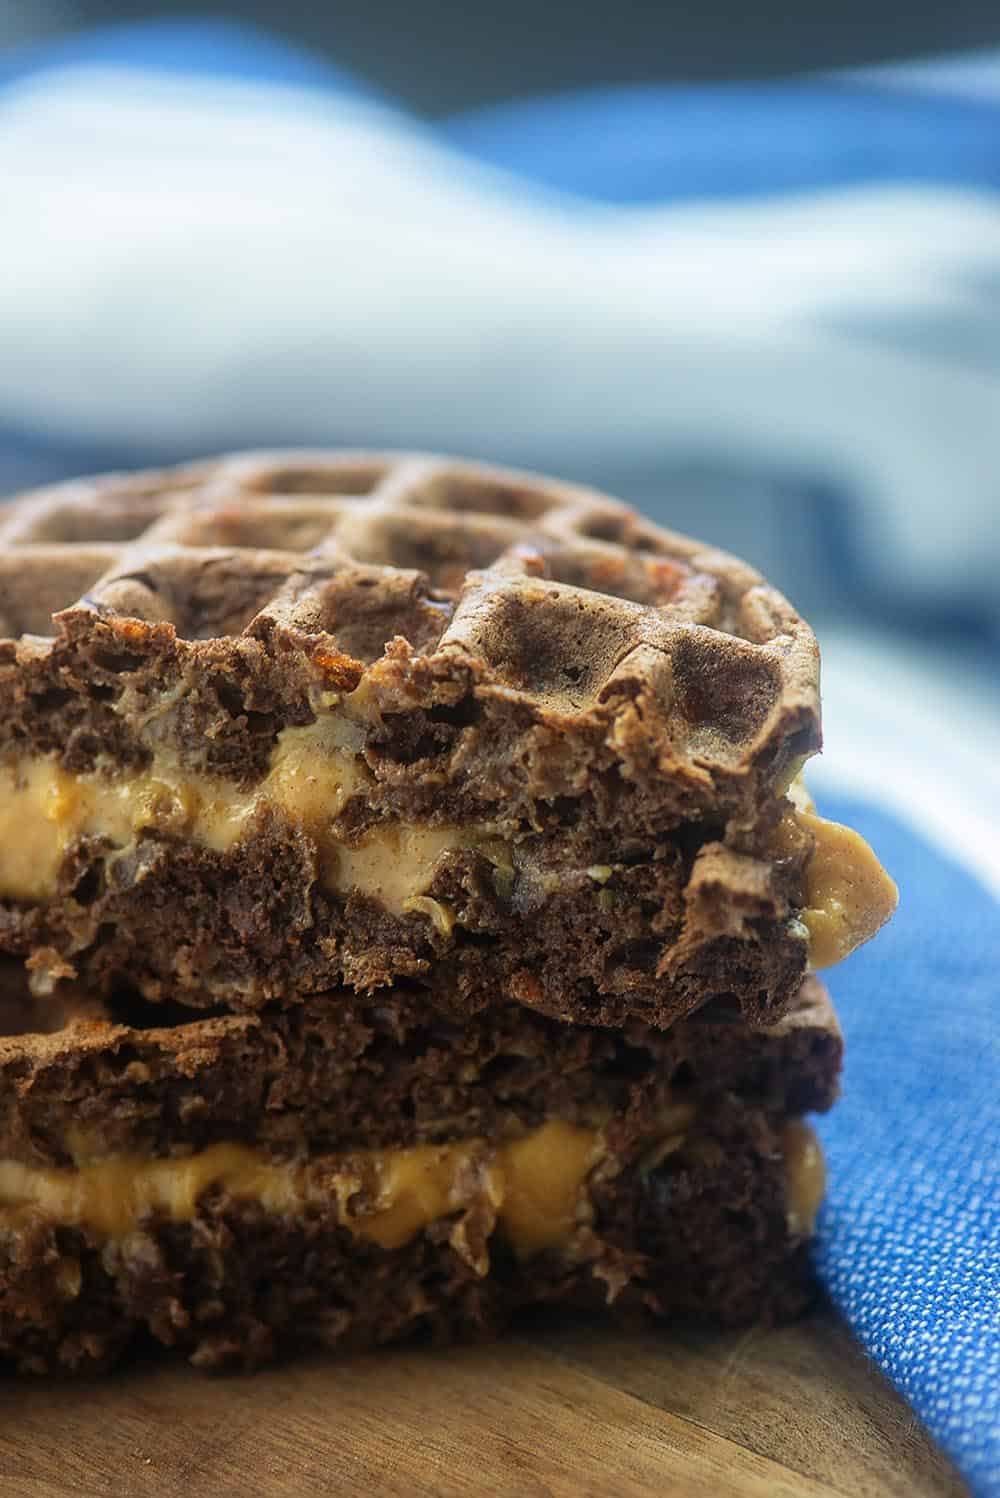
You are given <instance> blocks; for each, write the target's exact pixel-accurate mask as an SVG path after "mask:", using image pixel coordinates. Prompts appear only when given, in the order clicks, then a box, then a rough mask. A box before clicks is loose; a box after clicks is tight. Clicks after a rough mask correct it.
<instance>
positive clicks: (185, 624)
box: [0, 453, 817, 761]
mask: <svg viewBox="0 0 1000 1498" xmlns="http://www.w3.org/2000/svg"><path fill="white" fill-rule="evenodd" d="M415 574H420V575H421V580H420V582H418V581H417V578H416V576H415ZM541 580H544V582H545V583H546V584H547V586H545V587H542V588H539V587H538V586H537V583H538V582H539V581H541ZM361 590H364V592H363V593H362V591H361ZM365 594H367V595H369V596H370V597H371V598H372V600H373V601H372V603H371V604H370V605H369V606H368V607H365V608H362V607H360V602H361V598H362V597H363V596H364V595H365ZM421 595H422V596H421ZM415 598H419V599H420V601H421V602H422V603H423V604H424V606H423V607H420V608H418V609H416V611H415V610H414V600H415ZM529 602H530V608H527V607H526V605H527V604H529ZM81 611H87V612H91V613H93V614H94V615H96V616H99V617H100V618H101V619H102V620H106V621H111V620H119V619H120V620H141V621H142V622H144V623H147V624H168V625H170V626H172V627H173V629H174V630H176V633H177V636H178V638H179V639H181V640H191V641H193V640H209V639H220V638H225V637H229V636H232V635H238V634H245V633H251V634H252V633H254V632H259V630H260V628H261V626H262V621H264V620H274V621H276V622H278V623H280V624H282V625H285V626H287V627H289V628H295V629H302V630H305V631H307V632H309V633H312V634H316V633H320V632H322V633H326V634H329V635H330V636H331V638H332V640H333V642H334V644H335V646H336V648H337V650H338V651H341V652H343V653H344V654H345V655H347V656H350V657H354V658H356V659H357V660H358V661H360V662H361V663H363V664H369V663H370V662H372V661H374V660H376V659H377V658H378V657H379V656H380V655H382V653H383V651H384V649H385V647H386V645H387V644H388V643H389V642H390V641H391V640H393V639H394V638H396V637H402V638H404V639H406V640H408V641H409V643H410V644H411V645H412V647H413V649H414V650H419V651H420V652H422V653H425V654H429V653H432V652H434V651H437V650H446V649H448V648H449V647H458V648H461V649H465V650H474V651H475V652H476V654H477V655H481V656H482V657H483V659H484V660H485V661H486V662H487V664H488V666H489V667H490V668H491V674H492V675H493V676H494V678H495V679H496V680H497V681H499V682H503V683H504V684H505V685H506V686H508V687H510V688H511V689H513V690H514V691H516V692H518V693H520V694H522V695H524V696H525V697H526V698H529V699H532V698H537V699H548V700H552V701H554V702H557V703H558V704H559V706H560V707H562V708H565V709H567V710H570V711H572V710H580V709H582V708H584V707H585V706H586V705H587V703H588V702H592V701H595V700H597V699H599V698H600V696H601V694H602V692H603V691H605V690H606V689H607V688H608V686H609V684H610V682H611V679H612V678H613V676H614V673H615V672H616V671H620V670H621V668H622V667H623V665H624V663H625V662H626V661H628V662H629V665H630V667H634V666H635V664H636V662H635V661H634V660H631V659H630V658H631V657H632V656H633V654H634V652H636V651H637V650H640V649H642V648H643V647H646V649H647V650H648V649H651V650H654V651H657V652H661V653H663V652H665V653H667V654H669V655H671V656H675V655H676V656H677V657H678V664H680V659H679V657H681V656H685V657H688V656H690V652H691V648H692V645H694V642H699V643H701V644H702V647H703V650H702V654H703V656H704V657H705V658H704V659H703V660H700V661H695V660H693V659H688V660H686V665H687V670H686V672H685V673H684V674H685V676H687V677H690V676H692V675H698V674H700V673H699V671H698V669H697V668H698V665H699V664H700V665H702V666H704V665H706V664H707V657H708V656H709V655H710V656H711V657H712V659H713V660H715V661H716V663H717V671H716V674H717V675H718V674H720V673H721V671H722V663H723V662H724V661H725V662H728V663H730V664H729V669H728V674H729V675H731V676H732V677H733V681H732V682H731V683H730V684H729V686H728V688H727V690H725V691H724V692H723V693H722V695H721V696H719V697H717V698H715V700H712V697H711V696H708V695H707V694H706V692H705V690H704V689H701V690H699V689H698V687H697V686H696V685H695V684H694V683H693V682H692V683H691V684H690V686H689V688H688V690H686V692H685V696H686V697H687V699H688V700H687V702H686V704H685V705H686V707H687V711H688V716H689V717H690V718H691V720H692V729H693V731H694V733H695V736H696V737H700V738H701V739H703V740H704V741H705V747H708V745H709V741H710V740H711V739H712V737H713V736H716V737H718V736H721V737H723V738H725V739H726V740H727V741H728V744H729V746H730V747H729V751H728V753H727V756H726V758H727V760H729V761H731V759H732V750H733V748H734V747H736V745H737V744H738V743H744V744H746V746H747V747H748V748H749V747H751V746H752V744H753V741H754V739H755V738H756V737H757V736H758V735H759V734H760V732H761V731H762V730H766V728H767V726H769V723H770V721H771V720H772V717H773V712H774V710H775V709H780V708H782V707H792V706H794V707H796V708H798V709H799V710H801V711H803V712H804V713H805V714H807V715H808V716H810V717H811V716H812V715H813V714H814V712H815V704H816V676H817V665H816V661H817V656H816V648H815V644H814V641H813V637H812V634H811V632H810V630H809V629H808V627H807V626H806V625H805V624H804V623H803V621H802V620H801V619H800V618H799V617H798V616H797V615H796V613H795V611H794V610H793V609H792V608H791V607H790V605H789V604H788V603H787V602H786V601H785V600H784V599H783V598H782V597H781V595H780V594H778V593H777V592H776V591H775V590H774V589H772V588H769V587H767V586H766V585H765V584H764V582H763V579H762V578H761V577H760V576H759V574H758V573H756V572H754V571H753V570H752V569H751V568H750V567H748V566H746V565H745V564H744V563H742V562H739V561H737V560H736V559H735V558H734V557H730V556H727V555H725V554H724V553H722V552H719V551H715V550H711V549H709V548H707V547H704V546H702V545H700V544H699V543H697V542H695V541H690V540H687V539H686V538H685V537H682V536H678V535H675V534H673V533H671V532H669V531H664V530H661V529H659V528H657V527H655V526H653V525H650V524H648V523H647V522H645V521H644V520H642V519H640V518H639V517H638V516H637V515H636V514H635V513H634V511H632V510H630V509H628V508H627V507H626V506H624V505H621V504H618V503H617V502H615V501H614V500H611V499H609V498H606V497H605V496H604V495H601V494H598V493H595V492H593V491H590V490H586V489H582V488H578V487H575V486H572V485H569V484H561V483H557V482H554V481H551V480H546V479H542V478H536V477H533V476H529V475H526V474H517V473H512V472H507V471H503V470H499V469H492V468H486V467H482V466H478V465H470V464H460V463H454V462H448V461H446V460H440V459H430V458H421V457H406V456H401V457H390V456H375V455H364V454H354V453H345V454H343V455H326V454H320V453H302V454H285V455H275V456H269V455H266V454H260V455H247V456H241V457H235V458H228V459H222V460H221V461H218V462H214V463H205V464H200V465H195V466H192V467H187V468H180V469H176V470H173V471H166V472H160V473H142V474H135V475H131V474H126V475H112V476H110V477H103V478H97V479H93V480H81V481H76V482H72V483H68V484H62V485H58V486H55V487H53V488H50V489H45V490H41V491H39V492H37V493H35V494H29V495H25V496H23V497H22V498H20V499H18V500H16V501H14V502H13V503H12V504H10V505H9V506H8V507H7V511H6V514H5V516H4V518H3V522H2V524H0V630H2V633H3V634H4V635H7V636H10V637H16V636H19V635H25V634H28V635H38V636H52V635H54V634H57V633H58V632H59V629H60V627H61V626H64V625H65V623H66V622H67V620H68V619H69V618H71V617H73V616H74V615H78V614H79V613H80V612H81ZM691 626H703V627H705V628H708V629H711V630H713V631H715V632H716V634H721V635H724V636H728V637H729V638H730V639H731V640H732V641H734V642H735V641H738V642H740V644H738V645H737V644H735V643H734V644H726V643H725V642H724V641H723V640H721V639H713V640H712V642H711V645H710V646H709V644H708V641H707V637H705V636H703V635H700V634H699V635H696V634H693V633H692V632H691ZM678 631H680V633H678ZM124 633H125V634H126V635H128V632H127V631H125V632H124ZM543 645H544V648H542V647H543ZM679 647H680V648H679ZM694 648H695V649H697V645H694ZM748 676H749V677H750V678H751V679H752V683H753V686H754V688H755V689H756V690H755V691H754V693H753V697H754V701H753V704H752V707H751V706H750V705H749V704H748V703H747V697H748V695H749V694H748V692H747V677H748Z"/></svg>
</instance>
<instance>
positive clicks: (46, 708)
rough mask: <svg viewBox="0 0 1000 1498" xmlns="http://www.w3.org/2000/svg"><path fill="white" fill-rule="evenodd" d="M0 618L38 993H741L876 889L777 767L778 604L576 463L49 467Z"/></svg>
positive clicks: (566, 1011) (787, 962)
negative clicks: (69, 984)
mask: <svg viewBox="0 0 1000 1498" xmlns="http://www.w3.org/2000/svg"><path fill="white" fill-rule="evenodd" d="M0 632H2V634H3V635H4V636H6V638H4V639H3V640H0V897H2V903H0V950H5V951H7V952H9V953H13V954H18V955H20V956H22V957H24V958H26V959H27V961H28V965H29V968H30V969H31V971H32V973H33V975H34V982H35V986H36V991H37V992H39V993H41V992H44V991H45V990H46V989H47V988H51V987H52V985H53V984H54V983H56V982H57V981H58V980H59V979H61V978H71V977H80V978H83V979H85V980H86V981H87V982H88V984H90V985H92V986H93V987H94V988H95V990H99V991H102V992H108V991H110V989H111V987H113V985H114V983H115V982H116V981H118V980H119V979H121V978H122V977H125V978H127V979H128V981H129V982H130V983H132V984H134V985H136V986H137V987H138V988H139V989H140V990H141V992H142V993H143V994H144V995H145V996H146V997H147V998H149V999H153V1000H155V999H157V998H158V997H161V996H166V997H169V998H170V999H171V1000H172V1001H180V1002H182V1003H187V1004H190V1005H199V1004H209V1005H213V1006H214V1005H219V1004H225V1005H227V1006H229V1007H231V1008H235V1009H254V1008H257V1007H259V1006H262V1005H266V1004H269V1003H272V1002H275V1001H277V1002H281V1003H289V1002H293V1001H295V1000H297V999H299V998H301V997H302V996H303V995H304V994H306V993H314V992H321V991H324V990H329V989H333V988H338V989H353V990H355V991H358V992H371V991H373V990H376V989H378V988H379V987H382V986H387V985H392V984H393V983H395V982H398V981H400V980H409V981H416V982H422V983H424V984H425V985H426V986H427V990H428V993H429V994H432V995H434V996H436V997H435V1001H436V1002H441V1003H442V1004H445V1003H446V1004H447V1005H450V1006H451V1007H453V1008H456V1009H459V1010H461V1009H462V1008H463V1006H465V1007H468V1006H473V1005H474V1004H475V1003H477V1002H479V999H478V997H477V996H479V995H481V994H483V993H484V992H486V993H490V994H494V993H496V992H498V991H499V992H501V993H503V994H504V996H506V997H507V998H508V999H514V1000H516V1001H518V1002H519V1003H521V1004H523V1005H527V1006H529V1007H532V1006H533V1007H536V1008H539V1009H543V1010H545V1011H546V1012H547V1013H549V1014H552V1015H554V1016H558V1017H560V1018H562V1019H569V1020H575V1021H580V1022H586V1023H600V1024H609V1025H614V1024H619V1023H621V1022H623V1021H624V1020H626V1019H628V1018H641V1019H644V1020H647V1021H648V1022H650V1023H652V1024H656V1025H661V1026H666V1025H669V1024H671V1023H672V1022H673V1021H674V1020H676V1019H677V1018H678V1017H679V1016H681V1015H684V1014H686V1013H689V1012H691V1011H692V1010H694V1009H695V1008H696V1007H697V1006H699V1005H700V1004H702V1003H705V1002H707V1001H709V1000H711V999H712V998H713V997H717V996H720V995H727V996H730V997H734V998H735V999H736V1001H737V1002H738V1003H739V1005H740V1006H741V1008H742V1011H743V1013H744V1014H745V1015H746V1016H747V1017H748V1018H750V1019H751V1020H754V1021H758V1022H760V1021H764V1020H767V1019H773V1018H775V1017H777V1016H778V1015H780V1013H781V1012H782V1011H783V1009H784V1008H785V1006H786V1005H787V1004H788V1003H789V1002H790V1000H791V999H792V997H793V996H794V994H795V993H796V991H797V989H798V986H799V983H800V981H801V979H802V976H803V974H804V972H806V970H807V968H808V967H819V966H823V965H825V964H826V963H828V962H829V961H831V960H835V959H836V958H837V957H839V956H840V955H843V954H844V953H845V952H846V951H848V950H850V948H851V947H852V946H854V945H856V944H857V943H858V942H859V941H861V940H864V939H866V938H867V937H868V936H870V935H871V934H873V932H874V931H875V930H876V929H877V928H878V926H879V925H880V924H881V922H882V921H883V920H884V919H885V918H886V916H887V915H888V914H889V912H890V910H891V908H892V903H893V900H894V890H893V888H892V886H891V881H889V880H888V879H887V878H886V876H885V875H884V874H883V873H882V871H881V870H880V868H879V866H878V864H877V862H876V861H875V859H874V856H873V855H872V854H871V852H870V850H869V849H868V848H867V847H866V845H865V844H864V843H863V842H862V841H861V839H860V838H858V837H857V836H856V835H854V834H853V833H850V832H849V831H848V830H847V829H841V828H832V826H831V824H829V823H826V822H824V821H823V820H822V819H821V818H819V817H817V816H815V814H814V813H813V812H812V811H811V809H810V808H809V807H808V806H807V805H805V804H804V803H803V802H802V799H801V796H800V795H799V793H798V791H797V790H796V785H795V777H796V775H797V772H798V770H799V769H800V768H801V765H802V762H803V760H804V759H805V758H806V757H807V756H808V755H810V754H812V753H813V752H814V751H815V750H816V749H817V748H818V746H819V741H820V734H819V708H818V656H817V649H816V643H815V640H814V638H813V635H812V633H811V631H810V630H809V628H808V626H807V625H806V624H805V623H804V622H803V620H802V619H800V618H799V616H798V615H797V614H796V612H795V610H794V609H793V608H792V607H791V606H790V605H789V604H788V603H787V602H786V600H785V599H784V598H782V597H781V595H780V594H778V593H777V592H775V591H774V589H772V588H770V587H769V586H767V584H766V583H765V582H764V581H763V580H762V579H761V578H760V576H759V575H758V574H757V573H755V572H754V571H752V570H751V569H750V568H749V567H747V566H745V565H744V564H743V563H741V562H739V561H737V560H735V559H734V558H732V557H729V556H726V555H724V554H722V553H720V552H717V551H713V550H710V549H708V548H706V547H703V546H701V545H699V544H698V543H697V542H693V541H688V540H685V539H684V538H682V537H680V536H676V535H673V534H671V533H669V532H667V531H663V530H660V529H658V528H656V527H654V526H653V525H651V524H649V523H647V522H646V521H644V520H642V519H641V518H640V517H638V516H637V515H636V514H635V513H634V512H633V511H631V510H630V509H628V508H626V507H625V506H623V505H620V504H618V503H616V502H615V501H613V500H611V499H607V498H605V497H604V496H603V495H600V494H596V493H594V492H591V491H589V490H584V489H580V488H576V487H573V486H570V485H567V484H561V483H556V482H552V481H549V480H545V479H541V478H536V477H532V476H528V475H524V474H517V473H510V472H506V471H500V470H494V469H488V468H483V467H479V466H475V465H467V464H460V463H456V462H450V461H447V460H443V459H441V460H437V459H427V458H419V457H403V456H385V455H383V456H378V455H376V456H365V455H356V454H355V455H352V454H343V455H337V454H332V455H331V454H323V453H319V454H310V453H306V454H292V455H289V454H284V455H279V456H267V455H247V456H242V457H234V458H227V459H223V460H220V461H217V462H213V463H206V464H204V465H201V466H196V467H189V468H183V469H177V470H174V471H170V472H163V473H152V474H149V473H147V474H139V475H131V476H112V477H109V478H102V479H95V480H86V481H82V482H79V483H75V484H69V485H63V486H61V487H58V488H54V489H49V490H46V491H42V492H39V493H37V494H33V495H27V496H24V497H22V498H21V499H19V500H17V501H15V502H14V503H13V504H12V505H10V506H9V507H7V508H6V510H5V511H4V512H3V518H2V520H0ZM790 791H791V794H792V796H793V798H795V797H798V799H797V800H794V799H793V800H790V799H789V792H790Z"/></svg>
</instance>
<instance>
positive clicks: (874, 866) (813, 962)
mask: <svg viewBox="0 0 1000 1498" xmlns="http://www.w3.org/2000/svg"><path fill="white" fill-rule="evenodd" d="M788 796H789V799H790V800H791V802H792V804H793V806H794V811H792V812H790V813H788V815H789V817H790V818H792V819H794V821H795V823H796V824H797V826H798V827H799V828H801V829H804V830H805V831H806V832H808V833H809V834H810V835H811V837H812V838H813V842H814V846H813V851H812V854H811V856H810V858H809V862H808V864H807V865H806V869H805V901H806V903H805V907H804V909H802V910H801V911H800V912H799V919H800V920H801V922H802V924H803V925H804V926H805V928H806V930H807V931H808V932H809V966H810V968H812V969H813V971H816V970H817V969H819V968H826V967H833V966H834V964H835V963H837V962H842V961H843V959H844V958H845V957H848V956H850V954H851V953H852V952H853V951H854V950H855V948H856V947H860V946H861V945H862V944H863V943H864V942H866V941H870V940H871V938H872V937H873V936H874V935H875V934H876V932H877V931H879V930H880V929H881V928H882V927H883V926H884V925H885V923H886V921H887V920H888V919H889V917H890V916H891V915H892V913H893V911H894V910H895V909H896V906H897V905H898V904H899V890H898V889H897V888H896V885H895V883H894V881H893V880H892V879H891V878H890V877H889V875H888V874H887V873H886V871H885V869H884V868H883V867H882V865H881V864H880V863H879V861H878V858H877V857H876V856H875V854H874V852H873V851H872V849H871V848H870V847H869V845H868V844H867V843H866V842H865V840H864V838H863V837H862V836H861V835H860V834H859V833H857V832H855V831H854V830H853V829H852V828H850V827H844V826H842V825H841V823H839V822H830V821H827V819H826V817H821V816H819V815H818V814H817V812H816V808H815V806H814V805H813V802H812V798H811V797H810V795H809V792H808V791H807V790H806V788H805V786H804V785H803V783H802V781H801V780H800V779H796V780H793V782H792V784H791V785H790V787H789V790H788ZM779 835H780V834H779Z"/></svg>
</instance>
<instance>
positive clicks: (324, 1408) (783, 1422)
mask: <svg viewBox="0 0 1000 1498" xmlns="http://www.w3.org/2000/svg"><path fill="white" fill-rule="evenodd" d="M964 1491H965V1490H964V1488H963V1486H962V1484H961V1483H960V1481H959V1480H958V1478H957V1477H956V1475H955V1474H954V1472H953V1471H952V1469H951V1468H950V1467H949V1465H948V1464H947V1462H946V1461H945V1460H944V1458H943V1457H941V1456H940V1455H939V1454H938V1453H937V1452H936V1451H935V1450H934V1448H933V1447H932V1445H931V1443H930V1442H929V1440H928V1438H927V1437H926V1435H925V1434H924V1433H923V1431H922V1430H921V1429H920V1428H919V1426H918V1425H917V1424H916V1422H915V1421H914V1419H913V1416H912V1415H911V1414H910V1412H909V1410H908V1409H907V1408H906V1406H905V1405H904V1404H903V1402H902V1401H901V1400H900V1399H899V1398H898V1397H897V1396H896V1395H895V1394H894V1393H893V1392H892V1390H891V1389H890V1388H889V1387H888V1386H887V1385H886V1384H885V1382H884V1381H883V1380H882V1378H881V1377H880V1375H879V1374H878V1373H877V1372H876V1370H875V1369H874V1368H873V1367H872V1366H871V1365H870V1364H869V1363H868V1362H867V1360H866V1359H865V1358H864V1356H863V1355H862V1354H861V1352H860V1351H859V1350H858V1349H857V1348H856V1347H855V1346H854V1345H853V1343H852V1342H851V1339H850V1337H849V1335H848V1334H847V1333H846V1331H845V1330H844V1329H843V1328H842V1327H841V1326H839V1325H838V1324H837V1323H836V1322H835V1321H834V1320H833V1319H832V1317H830V1316H827V1315H816V1316H813V1317H812V1318H810V1319H808V1320H806V1321H804V1322H803V1323H801V1324H800V1325H799V1326H795V1327H790V1328H787V1329H785V1330H781V1331H776V1332H763V1331H754V1332H749V1333H743V1334H740V1335H724V1336H723V1335H718V1334H709V1333H700V1332H694V1331H684V1332H670V1333H666V1332H663V1331H658V1330H656V1329H655V1328H648V1329H640V1330H637V1331H631V1330H628V1331H626V1330H621V1329H618V1328H616V1327H614V1326H613V1325H608V1324H607V1323H605V1322H602V1321H598V1320H586V1319H583V1320H581V1319H580V1318H578V1317H575V1318H574V1317H569V1316H566V1315H562V1316H555V1315H551V1314H547V1315H546V1316H544V1317H538V1318H533V1319H531V1320H530V1321H524V1322H522V1323H521V1324H520V1325H519V1326H517V1327H516V1328H515V1329H514V1330H513V1332H512V1333H511V1334H510V1335H508V1336H507V1337H506V1338H505V1339H504V1340H503V1341H501V1342H499V1343H495V1344H492V1345H490V1346H485V1347H467V1348H459V1349H446V1350H431V1349H423V1348H416V1349H414V1348H409V1349H400V1350H396V1351H388V1352H385V1353H382V1354H379V1355H377V1356H372V1357H367V1358H362V1359H359V1360H355V1361H338V1360H334V1359H325V1360H324V1359H310V1360H309V1361H307V1362H303V1363H298V1364H294V1365H291V1366H286V1367H283V1368H276V1369H267V1370H264V1371H263V1372H261V1373H258V1374H256V1375H255V1376H254V1377H252V1378H245V1377H233V1378H214V1379H212V1378H206V1377H205V1376H204V1375H202V1374H198V1373H196V1372H194V1371H192V1370H191V1369H189V1368H187V1367H186V1366H184V1365H181V1364H176V1363H175V1364H171V1365H160V1366H157V1367H145V1368H136V1369H132V1370H129V1371H125V1372H122V1373H119V1374H117V1375H115V1376H114V1377H112V1378H110V1379H106V1380H103V1381H97V1380H95V1381H91V1382H86V1383H81V1382H77V1383H61V1384H57V1383H44V1382H31V1381H21V1382H16V1381H13V1380H6V1381H4V1382H2V1383H0V1493H2V1494H3V1498H90V1495H92V1494H93V1495H103V1494H113V1495H115V1498H149V1495H156V1498H199V1495H201V1494H207V1495H211V1498H229V1495H237V1494H238V1495H240V1498H258V1495H261V1498H313V1495H318V1494H323V1495H326V1494H342V1493H343V1494H352V1495H354V1494H358V1495H364V1494H373V1495H382V1494H386V1495H400V1498H404V1495H405V1498H417V1495H425V1494H433V1495H448V1498H451V1495H462V1498H468V1495H478V1494H490V1495H508V1498H522V1495H524V1498H549V1495H552V1498H640V1495H641V1498H645V1495H647V1494H648V1495H653V1494H656V1495H658V1498H663V1495H668V1498H729V1495H735V1498H882V1495H896V1494H898V1495H900V1498H904V1495H905V1498H957V1495H960V1494H962V1493H963V1492H964Z"/></svg>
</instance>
